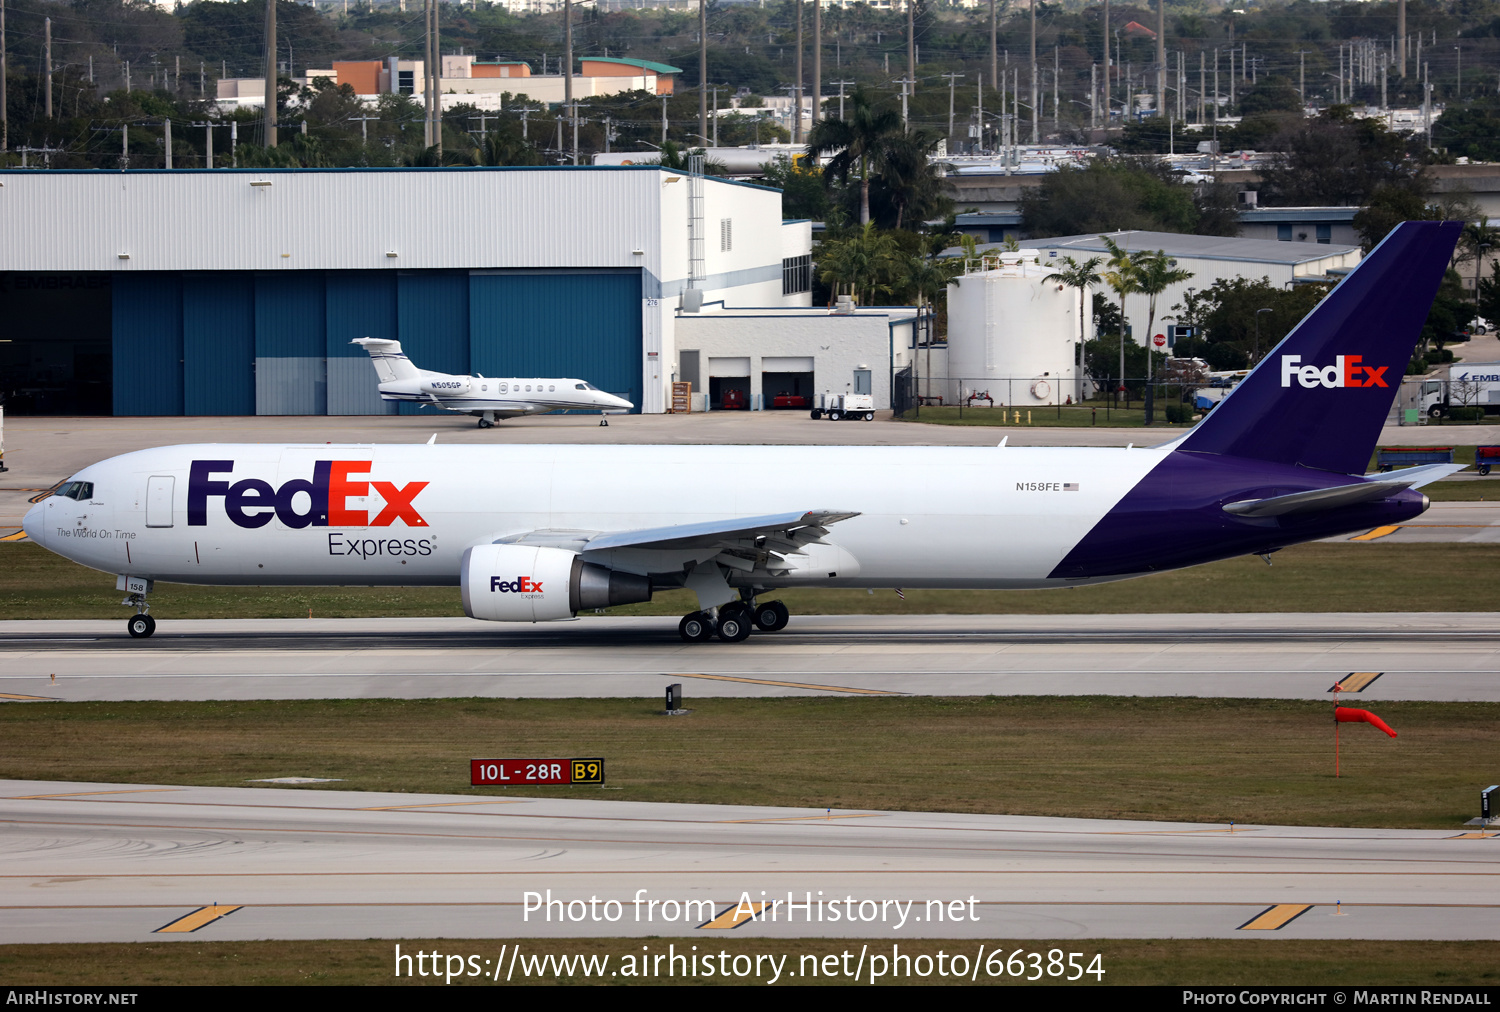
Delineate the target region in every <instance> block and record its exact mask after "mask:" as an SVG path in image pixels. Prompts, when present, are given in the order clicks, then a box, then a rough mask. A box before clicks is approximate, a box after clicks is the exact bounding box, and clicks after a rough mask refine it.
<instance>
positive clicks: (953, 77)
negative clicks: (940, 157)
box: [943, 74, 965, 153]
mask: <svg viewBox="0 0 1500 1012" xmlns="http://www.w3.org/2000/svg"><path fill="white" fill-rule="evenodd" d="M943 76H944V77H946V78H947V79H948V143H949V144H952V143H953V89H954V86H955V85H956V84H957V83H958V79H959V78H960V77H963V76H965V75H963V74H944V75H943ZM950 153H951V149H950Z"/></svg>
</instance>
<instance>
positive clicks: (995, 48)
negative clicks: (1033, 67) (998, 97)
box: [979, 0, 1000, 147]
mask: <svg viewBox="0 0 1500 1012" xmlns="http://www.w3.org/2000/svg"><path fill="white" fill-rule="evenodd" d="M998 24H999V23H998V22H997V21H996V18H995V0H990V83H991V84H994V83H995V82H996V81H998V80H1000V49H999V34H998V33H999V27H998ZM980 87H981V88H983V87H984V84H983V78H981V79H980ZM979 136H980V139H981V140H982V139H983V138H984V119H983V117H981V118H980V120H979ZM980 147H984V145H983V144H981V145H980Z"/></svg>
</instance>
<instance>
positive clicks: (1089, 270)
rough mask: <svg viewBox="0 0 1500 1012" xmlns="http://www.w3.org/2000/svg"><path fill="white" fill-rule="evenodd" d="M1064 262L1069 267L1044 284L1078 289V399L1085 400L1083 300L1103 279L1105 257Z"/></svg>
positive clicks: (1049, 275) (1055, 272) (1063, 260)
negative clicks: (1100, 267) (1100, 273)
mask: <svg viewBox="0 0 1500 1012" xmlns="http://www.w3.org/2000/svg"><path fill="white" fill-rule="evenodd" d="M1062 262H1063V263H1064V264H1066V265H1067V266H1066V267H1064V268H1063V269H1062V270H1057V271H1053V272H1052V273H1051V274H1048V275H1047V276H1046V277H1045V278H1043V279H1042V281H1043V283H1047V284H1050V283H1056V284H1059V285H1067V286H1068V287H1069V288H1076V289H1078V366H1079V372H1078V383H1079V390H1078V395H1079V396H1078V399H1079V400H1082V399H1083V386H1082V384H1083V371H1082V366H1083V345H1084V343H1085V342H1086V341H1087V340H1088V338H1087V336H1086V335H1085V334H1084V332H1083V310H1084V304H1083V300H1084V298H1085V297H1086V296H1087V295H1088V290H1089V289H1090V288H1092V287H1093V286H1094V285H1097V284H1098V283H1099V282H1100V280H1101V278H1100V275H1099V265H1100V264H1102V263H1104V258H1103V257H1089V258H1088V259H1087V260H1085V261H1083V263H1079V262H1078V261H1077V260H1074V259H1073V258H1072V257H1063V258H1062Z"/></svg>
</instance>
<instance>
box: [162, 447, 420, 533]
mask: <svg viewBox="0 0 1500 1012" xmlns="http://www.w3.org/2000/svg"><path fill="white" fill-rule="evenodd" d="M370 463H371V462H370V461H368V460H319V461H315V462H314V463H313V473H312V477H311V478H293V479H292V480H291V481H288V482H284V483H283V484H282V485H281V487H280V488H277V487H274V486H273V485H272V484H271V483H270V482H268V481H264V480H262V479H260V478H245V479H244V480H242V481H236V482H232V483H231V482H230V481H228V480H227V479H216V478H215V477H214V476H215V475H219V474H230V473H232V472H233V471H234V461H232V460H195V461H193V465H192V468H191V470H190V471H189V472H188V526H189V527H206V526H208V502H209V500H210V499H222V500H223V505H224V512H225V514H227V515H228V517H229V520H230V522H232V523H234V524H235V525H236V526H239V527H245V528H249V529H254V528H257V527H264V526H265V525H266V524H268V523H270V522H271V519H272V518H273V517H274V518H276V519H277V520H280V521H281V522H282V523H283V524H284V525H285V526H287V527H291V528H293V529H295V530H300V529H302V528H304V527H390V526H391V525H393V524H394V523H395V522H396V521H398V520H399V521H401V522H402V523H403V524H405V525H406V526H407V527H426V526H427V521H426V520H424V519H422V515H421V514H420V513H418V512H417V509H416V507H415V506H413V505H412V500H414V499H416V497H417V494H418V493H419V492H421V491H422V490H423V489H424V488H426V487H427V484H428V483H427V482H425V481H413V482H409V483H407V484H405V485H400V486H398V485H396V484H394V483H392V482H388V481H369V480H367V479H365V478H363V477H360V476H361V475H367V474H369V473H370ZM372 488H373V489H374V490H375V491H376V492H377V493H378V494H379V495H380V497H381V498H382V499H384V500H385V506H384V508H383V509H381V511H380V512H379V513H377V514H375V516H374V518H373V519H372V518H371V517H370V514H369V511H368V510H362V509H351V508H349V504H348V503H349V500H350V499H351V498H355V497H361V496H367V495H369V494H370V490H371V489H372ZM304 493H305V494H306V498H303V499H300V500H299V498H298V497H299V496H302V495H303V494H304ZM304 505H305V506H306V511H305V512H304V511H302V510H300V509H299V508H298V507H300V506H304Z"/></svg>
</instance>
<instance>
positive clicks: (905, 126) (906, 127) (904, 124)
mask: <svg viewBox="0 0 1500 1012" xmlns="http://www.w3.org/2000/svg"><path fill="white" fill-rule="evenodd" d="M896 83H897V84H899V85H901V132H902V133H910V132H911V127H910V126H909V125H908V124H907V119H906V103H907V99H908V98H909V97H910V95H911V93H910V92H909V91H907V90H906V89H907V87H908V86H909V85H910V84H911V83H912V80H911V78H909V77H903V78H902V79H901V80H899V81H897V82H896Z"/></svg>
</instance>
